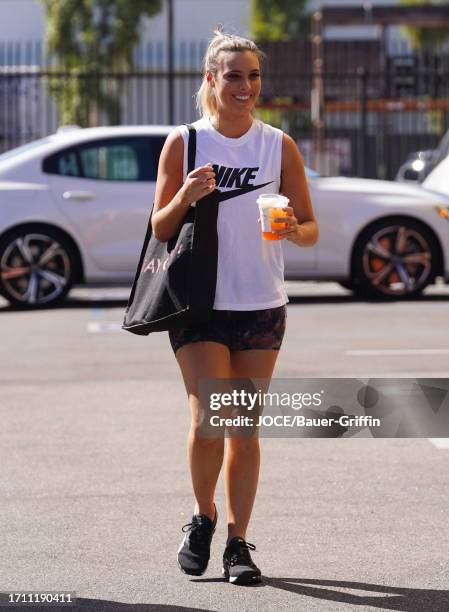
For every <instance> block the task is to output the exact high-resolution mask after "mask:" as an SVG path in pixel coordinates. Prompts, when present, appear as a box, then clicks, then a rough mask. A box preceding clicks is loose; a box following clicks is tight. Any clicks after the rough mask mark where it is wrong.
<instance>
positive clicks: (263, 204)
mask: <svg viewBox="0 0 449 612" xmlns="http://www.w3.org/2000/svg"><path fill="white" fill-rule="evenodd" d="M288 203H289V199H288V198H286V197H285V196H283V195H280V194H278V193H263V194H261V195H260V196H259V197H258V198H257V204H258V205H259V215H260V225H261V229H262V238H263V239H264V240H280V237H279V236H278V235H277V234H275V233H274V232H273V230H282V229H284V228H285V227H286V224H285V223H282V222H281V221H278V222H276V221H275V219H276V218H278V217H286V216H287V211H286V210H285V208H286V206H288Z"/></svg>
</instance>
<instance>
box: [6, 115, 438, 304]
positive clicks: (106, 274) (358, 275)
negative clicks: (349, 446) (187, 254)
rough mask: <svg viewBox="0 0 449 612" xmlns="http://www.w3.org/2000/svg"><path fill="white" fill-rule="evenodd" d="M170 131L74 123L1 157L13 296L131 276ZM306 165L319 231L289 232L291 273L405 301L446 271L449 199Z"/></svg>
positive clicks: (21, 299) (49, 293) (46, 294)
mask: <svg viewBox="0 0 449 612" xmlns="http://www.w3.org/2000/svg"><path fill="white" fill-rule="evenodd" d="M171 129H172V128H170V127H169V126H129V127H101V128H87V129H72V130H69V131H67V130H65V131H61V132H58V133H56V134H53V135H50V136H48V137H46V138H42V139H40V140H37V141H34V142H31V143H29V144H26V145H24V146H22V147H19V148H17V149H14V150H11V151H8V152H7V153H5V154H3V155H1V156H0V293H1V294H2V295H3V296H4V297H5V298H6V299H7V300H8V301H9V302H10V303H12V304H17V305H21V306H23V307H35V306H43V305H47V306H48V305H52V304H56V303H58V302H61V301H62V300H63V299H64V298H65V296H66V295H67V293H68V292H69V290H70V288H71V287H72V286H73V285H80V284H83V285H89V284H94V283H95V284H96V285H97V286H98V284H104V285H107V284H111V283H130V282H131V281H132V279H133V277H134V273H135V270H136V266H137V263H138V260H139V255H140V250H141V246H142V243H143V240H144V234H145V231H146V228H147V225H148V213H149V208H150V205H151V202H152V200H153V198H154V192H155V180H156V174H157V162H158V157H159V154H160V151H161V148H162V145H163V142H164V140H165V138H166V136H167V134H168V133H169V131H170V130H171ZM307 172H308V176H309V186H310V192H311V196H312V200H313V203H314V208H315V212H316V216H317V219H318V223H319V227H320V240H319V242H318V243H317V245H315V246H314V247H312V248H298V247H296V246H294V245H292V244H291V243H289V242H287V241H284V243H283V247H284V255H285V276H286V278H287V279H313V280H336V281H339V282H341V283H342V284H343V285H344V286H346V287H349V288H351V289H352V290H353V291H356V292H358V293H362V294H364V295H367V296H375V297H394V298H407V297H411V296H415V295H417V294H419V293H420V292H422V290H423V289H424V288H425V287H426V286H427V285H429V284H430V283H432V282H433V281H434V280H435V278H436V277H438V276H442V277H444V278H446V279H447V278H448V277H449V223H448V211H449V197H448V196H445V195H442V194H440V193H436V192H434V191H430V190H429V189H424V188H423V187H420V186H415V185H413V186H412V185H406V184H400V183H395V182H389V181H376V180H366V179H354V178H340V177H335V178H322V177H320V176H318V175H317V174H316V173H314V172H312V171H311V170H307ZM256 210H257V209H256V206H255V211H256ZM255 214H256V215H257V212H256V213H255ZM255 221H256V219H255Z"/></svg>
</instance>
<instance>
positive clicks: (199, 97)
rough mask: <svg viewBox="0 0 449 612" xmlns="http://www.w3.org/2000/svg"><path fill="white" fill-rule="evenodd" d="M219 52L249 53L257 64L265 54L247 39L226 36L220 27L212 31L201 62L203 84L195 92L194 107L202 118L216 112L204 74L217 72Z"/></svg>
mask: <svg viewBox="0 0 449 612" xmlns="http://www.w3.org/2000/svg"><path fill="white" fill-rule="evenodd" d="M221 51H251V52H252V53H255V54H256V55H257V57H258V58H259V62H262V60H263V59H264V58H265V53H263V51H261V50H260V49H259V47H258V46H257V45H256V43H255V42H254V41H252V40H249V39H248V38H242V37H241V36H236V35H235V34H226V33H225V32H223V30H222V27H221V26H218V27H217V28H216V29H215V30H214V37H213V38H212V40H211V41H210V42H209V46H208V47H207V50H206V53H205V55H204V60H203V70H204V74H203V82H202V83H201V86H200V88H199V89H198V91H197V92H196V96H195V98H196V107H197V109H198V111H199V113H200V115H201V116H202V117H211V116H212V115H214V113H215V112H216V110H217V102H216V99H215V93H214V89H213V87H211V85H210V84H209V83H208V81H207V78H206V72H207V71H209V72H210V73H211V74H212V75H213V76H215V75H216V74H217V70H218V56H219V54H220V52H221Z"/></svg>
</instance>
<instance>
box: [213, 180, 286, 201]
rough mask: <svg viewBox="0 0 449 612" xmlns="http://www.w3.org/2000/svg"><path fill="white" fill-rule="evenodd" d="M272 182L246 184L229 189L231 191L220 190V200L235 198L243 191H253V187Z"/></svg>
mask: <svg viewBox="0 0 449 612" xmlns="http://www.w3.org/2000/svg"><path fill="white" fill-rule="evenodd" d="M271 183H274V181H268V183H262V185H248V187H241V188H240V189H231V191H220V190H219V189H217V191H220V202H223V200H230V199H231V198H236V197H237V196H239V195H243V194H244V193H249V192H250V191H254V190H255V189H261V188H262V187H265V186H266V185H270V184H271Z"/></svg>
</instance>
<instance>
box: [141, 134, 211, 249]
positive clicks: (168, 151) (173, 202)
mask: <svg viewBox="0 0 449 612" xmlns="http://www.w3.org/2000/svg"><path fill="white" fill-rule="evenodd" d="M183 162H184V140H183V137H182V134H181V133H180V132H179V130H174V131H173V132H171V133H170V134H169V135H168V137H167V140H166V141H165V143H164V146H163V148H162V151H161V156H160V158H159V167H158V171H157V181H156V194H155V198H154V210H153V216H152V219H151V226H152V229H153V234H154V236H155V237H156V238H157V239H158V240H160V241H161V242H167V240H170V238H172V237H173V236H174V235H175V234H176V232H177V231H178V229H179V226H180V225H181V223H182V220H183V219H184V217H185V215H186V212H187V210H188V208H189V206H190V204H192V202H197V201H198V200H200V199H201V198H203V197H204V196H205V195H207V194H208V193H210V192H211V191H213V190H214V189H215V173H214V172H213V170H212V168H211V166H209V165H208V166H201V167H200V168H195V170H193V171H192V172H190V173H189V174H188V175H187V179H186V181H185V183H183V180H182V179H183Z"/></svg>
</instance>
